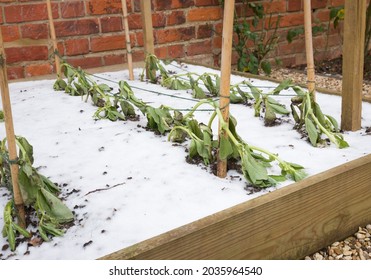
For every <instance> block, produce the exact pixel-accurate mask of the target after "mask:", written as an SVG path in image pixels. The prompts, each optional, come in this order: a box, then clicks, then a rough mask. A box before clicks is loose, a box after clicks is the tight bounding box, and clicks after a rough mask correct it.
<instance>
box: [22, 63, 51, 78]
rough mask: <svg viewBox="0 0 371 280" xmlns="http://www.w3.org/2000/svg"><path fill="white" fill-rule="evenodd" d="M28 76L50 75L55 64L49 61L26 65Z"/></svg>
mask: <svg viewBox="0 0 371 280" xmlns="http://www.w3.org/2000/svg"><path fill="white" fill-rule="evenodd" d="M24 70H25V73H26V77H33V76H41V75H48V74H51V73H53V66H52V65H50V64H49V63H43V64H31V65H26V66H25V69H24Z"/></svg>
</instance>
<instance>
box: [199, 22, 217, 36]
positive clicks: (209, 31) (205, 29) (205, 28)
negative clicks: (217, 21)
mask: <svg viewBox="0 0 371 280" xmlns="http://www.w3.org/2000/svg"><path fill="white" fill-rule="evenodd" d="M213 33H214V30H213V26H212V25H211V24H205V25H200V26H198V28H197V39H203V38H210V37H211V36H212V35H213Z"/></svg>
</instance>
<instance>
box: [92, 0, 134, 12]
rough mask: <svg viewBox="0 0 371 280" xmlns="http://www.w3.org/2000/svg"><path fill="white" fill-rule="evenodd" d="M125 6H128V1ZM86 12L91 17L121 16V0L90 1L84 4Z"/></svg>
mask: <svg viewBox="0 0 371 280" xmlns="http://www.w3.org/2000/svg"><path fill="white" fill-rule="evenodd" d="M127 4H129V6H130V1H129V3H127ZM128 9H129V7H128ZM86 10H87V11H88V13H89V14H91V15H103V14H122V9H121V0H90V1H87V3H86Z"/></svg>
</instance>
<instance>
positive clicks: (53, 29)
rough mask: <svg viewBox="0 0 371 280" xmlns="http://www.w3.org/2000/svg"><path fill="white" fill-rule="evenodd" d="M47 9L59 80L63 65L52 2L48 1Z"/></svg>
mask: <svg viewBox="0 0 371 280" xmlns="http://www.w3.org/2000/svg"><path fill="white" fill-rule="evenodd" d="M46 7H47V10H48V18H49V28H50V37H51V41H52V42H53V52H54V61H55V68H56V70H57V75H58V78H59V77H61V63H60V60H59V57H58V55H57V51H58V44H57V37H56V35H55V28H54V20H53V13H52V4H51V2H50V0H46Z"/></svg>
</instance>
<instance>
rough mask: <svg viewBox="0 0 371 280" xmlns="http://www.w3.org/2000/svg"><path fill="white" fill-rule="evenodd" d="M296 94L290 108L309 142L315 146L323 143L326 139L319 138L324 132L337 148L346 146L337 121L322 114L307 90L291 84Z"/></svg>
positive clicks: (298, 127)
mask: <svg viewBox="0 0 371 280" xmlns="http://www.w3.org/2000/svg"><path fill="white" fill-rule="evenodd" d="M292 89H293V90H294V91H295V92H296V94H297V95H298V96H297V97H294V98H292V100H291V101H292V103H291V110H292V114H293V117H294V120H295V122H296V125H295V127H296V128H297V129H298V130H304V131H305V132H306V134H307V135H308V138H309V140H310V143H311V144H312V145H313V146H314V147H317V146H319V145H325V144H326V141H325V140H324V139H322V138H321V135H322V134H325V135H326V136H327V137H328V139H329V140H330V142H332V143H334V144H335V145H336V146H337V147H338V148H340V149H342V148H347V147H349V144H348V143H347V142H346V141H345V140H344V138H343V136H342V135H341V134H340V131H339V125H338V123H337V121H336V120H335V119H334V118H333V117H331V116H329V115H326V114H323V112H322V110H321V108H320V106H319V104H318V103H316V102H314V101H313V100H312V97H311V95H310V93H309V92H307V91H304V90H303V89H302V88H300V87H299V86H292Z"/></svg>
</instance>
